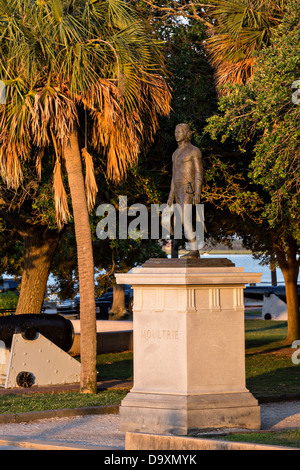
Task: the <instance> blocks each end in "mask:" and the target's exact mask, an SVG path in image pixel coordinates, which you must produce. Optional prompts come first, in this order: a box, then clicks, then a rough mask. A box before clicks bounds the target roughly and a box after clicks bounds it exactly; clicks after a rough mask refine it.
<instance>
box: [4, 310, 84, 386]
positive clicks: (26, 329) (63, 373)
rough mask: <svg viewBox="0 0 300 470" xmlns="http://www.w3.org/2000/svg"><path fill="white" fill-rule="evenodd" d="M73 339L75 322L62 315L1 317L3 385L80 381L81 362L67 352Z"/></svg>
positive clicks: (56, 383) (52, 383)
mask: <svg viewBox="0 0 300 470" xmlns="http://www.w3.org/2000/svg"><path fill="white" fill-rule="evenodd" d="M73 340H74V329H73V325H72V322H70V320H67V319H66V318H64V317H62V316H60V315H50V314H48V315H47V314H46V315H43V314H36V315H35V314H25V315H11V316H7V317H0V386H2V387H5V388H14V387H31V386H33V385H40V386H41V385H43V386H45V385H54V384H55V385H58V384H62V383H63V384H65V383H77V382H79V380H80V363H79V362H78V361H77V360H75V359H74V358H73V357H71V356H70V355H69V354H68V353H67V352H68V351H69V350H70V349H71V347H72V344H73Z"/></svg>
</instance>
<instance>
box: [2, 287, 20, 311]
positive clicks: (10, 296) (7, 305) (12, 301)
mask: <svg viewBox="0 0 300 470" xmlns="http://www.w3.org/2000/svg"><path fill="white" fill-rule="evenodd" d="M18 299H19V295H18V294H17V293H16V292H3V293H1V294H0V310H5V309H9V310H10V309H16V308H17V304H18ZM9 313H10V312H0V316H3V315H8V314H9Z"/></svg>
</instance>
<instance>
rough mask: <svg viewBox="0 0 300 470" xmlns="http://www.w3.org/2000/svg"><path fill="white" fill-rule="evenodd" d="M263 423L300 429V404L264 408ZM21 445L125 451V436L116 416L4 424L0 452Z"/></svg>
mask: <svg viewBox="0 0 300 470" xmlns="http://www.w3.org/2000/svg"><path fill="white" fill-rule="evenodd" d="M261 421H262V430H280V429H300V401H289V402H278V403H267V404H262V405H261ZM220 432H222V431H221V430H220ZM20 442H26V443H27V444H26V445H29V444H30V443H32V447H33V448H34V449H45V448H49V449H55V448H73V449H76V448H88V449H102V450H124V447H125V434H124V433H123V432H120V431H119V416H118V415H115V414H108V415H91V416H75V417H70V418H51V419H44V420H39V421H32V422H28V423H11V424H0V450H8V449H11V448H13V449H14V450H16V449H17V447H15V446H16V444H17V443H20ZM28 443H29V444H28Z"/></svg>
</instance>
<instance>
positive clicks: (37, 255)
mask: <svg viewBox="0 0 300 470" xmlns="http://www.w3.org/2000/svg"><path fill="white" fill-rule="evenodd" d="M23 238H24V244H25V261H24V268H23V274H22V281H21V290H20V296H19V301H18V306H17V310H16V315H20V314H23V313H41V309H42V305H43V301H44V296H45V291H46V286H47V281H48V277H49V273H50V267H51V263H52V260H53V257H54V254H55V250H56V248H57V245H58V243H59V239H60V236H59V233H58V232H56V231H54V230H52V231H51V230H48V229H40V228H37V227H34V226H32V227H29V228H28V231H27V233H26V234H24V235H23Z"/></svg>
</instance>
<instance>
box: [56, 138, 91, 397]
mask: <svg viewBox="0 0 300 470" xmlns="http://www.w3.org/2000/svg"><path fill="white" fill-rule="evenodd" d="M64 158H65V165H66V169H67V174H68V180H69V187H70V192H71V199H72V207H73V217H74V224H75V236H76V244H77V260H78V274H79V294H80V351H81V383H80V390H81V392H82V393H96V392H97V371H96V355H97V333H96V304H95V282H94V260H93V247H92V236H91V228H90V223H89V214H88V208H87V202H86V194H85V185H84V178H83V172H82V164H81V155H80V149H79V144H78V135H77V131H73V132H72V133H71V135H70V138H69V140H68V142H67V143H66V145H65V147H64Z"/></svg>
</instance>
